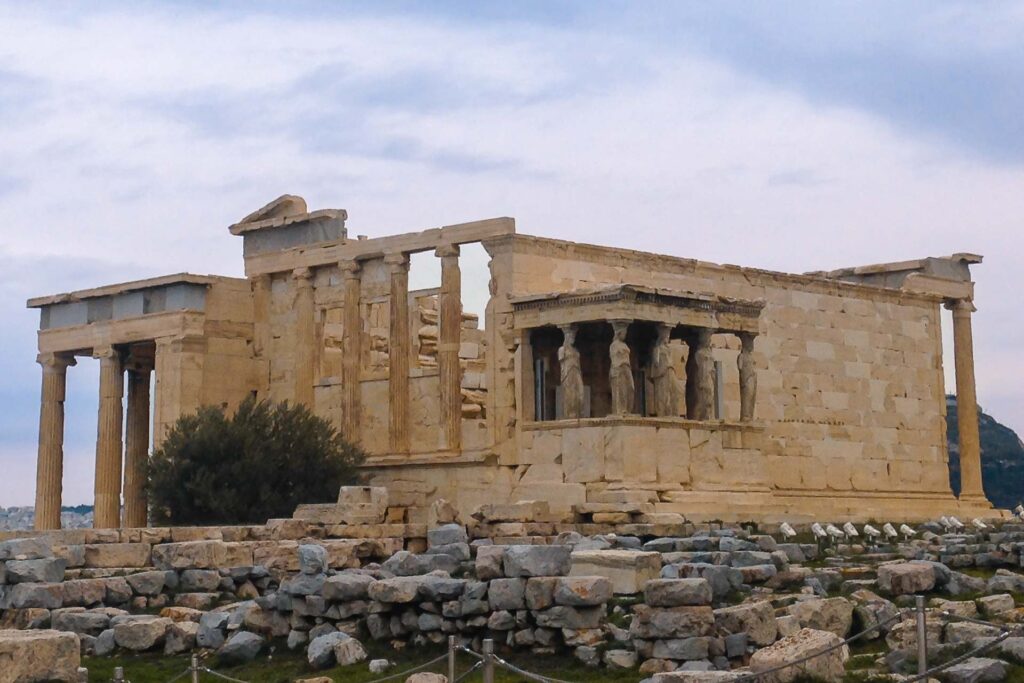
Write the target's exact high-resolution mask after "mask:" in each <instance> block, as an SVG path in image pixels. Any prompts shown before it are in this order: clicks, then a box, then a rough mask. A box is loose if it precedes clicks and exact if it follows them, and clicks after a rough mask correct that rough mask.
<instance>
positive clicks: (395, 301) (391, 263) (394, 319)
mask: <svg viewBox="0 0 1024 683" xmlns="http://www.w3.org/2000/svg"><path fill="white" fill-rule="evenodd" d="M384 263H386V264H387V265H388V268H389V269H390V271H391V311H390V326H391V329H390V344H389V346H388V368H389V375H388V379H389V384H388V395H389V396H390V405H389V418H390V424H389V427H390V440H389V443H390V446H391V451H392V452H393V453H407V452H409V341H410V339H409V257H408V255H406V254H388V255H387V256H385V257H384Z"/></svg>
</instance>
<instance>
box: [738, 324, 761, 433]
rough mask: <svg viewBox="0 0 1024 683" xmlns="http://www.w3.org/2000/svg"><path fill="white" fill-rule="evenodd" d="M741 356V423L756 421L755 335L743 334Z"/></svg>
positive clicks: (740, 335)
mask: <svg viewBox="0 0 1024 683" xmlns="http://www.w3.org/2000/svg"><path fill="white" fill-rule="evenodd" d="M738 336H739V338H740V354H739V356H737V357H736V366H737V368H738V369H739V371H740V422H750V421H751V420H753V419H754V403H755V401H756V400H757V367H755V365H754V338H755V337H756V335H754V334H753V333H751V332H741V333H740V334H739V335H738Z"/></svg>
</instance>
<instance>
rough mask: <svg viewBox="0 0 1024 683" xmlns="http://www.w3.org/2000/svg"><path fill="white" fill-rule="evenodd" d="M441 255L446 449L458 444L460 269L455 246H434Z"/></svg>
mask: <svg viewBox="0 0 1024 683" xmlns="http://www.w3.org/2000/svg"><path fill="white" fill-rule="evenodd" d="M435 255H436V256H438V257H440V259H441V294H440V297H439V304H440V306H439V308H440V317H441V320H440V331H439V334H438V340H437V371H438V377H439V380H440V385H441V428H442V430H443V432H444V443H445V445H446V446H447V448H448V449H449V450H459V449H460V448H461V447H462V366H461V365H460V363H459V346H460V344H461V339H462V272H461V270H460V269H459V247H458V246H457V245H446V246H442V247H438V248H437V251H436V252H435Z"/></svg>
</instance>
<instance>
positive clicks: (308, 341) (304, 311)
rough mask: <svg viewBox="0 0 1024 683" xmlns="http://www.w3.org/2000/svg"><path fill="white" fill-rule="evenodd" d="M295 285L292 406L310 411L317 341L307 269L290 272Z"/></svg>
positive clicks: (309, 276)
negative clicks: (296, 405)
mask: <svg viewBox="0 0 1024 683" xmlns="http://www.w3.org/2000/svg"><path fill="white" fill-rule="evenodd" d="M292 280H293V282H294V285H295V367H294V368H293V371H292V376H293V379H294V381H295V389H294V396H295V403H302V404H304V405H305V406H306V407H308V408H310V409H311V410H312V408H313V381H314V378H315V372H314V367H313V366H314V364H315V363H316V353H315V347H316V340H315V338H314V337H315V332H314V329H315V327H314V324H313V316H314V304H313V273H312V271H310V269H309V268H296V269H295V270H294V271H292Z"/></svg>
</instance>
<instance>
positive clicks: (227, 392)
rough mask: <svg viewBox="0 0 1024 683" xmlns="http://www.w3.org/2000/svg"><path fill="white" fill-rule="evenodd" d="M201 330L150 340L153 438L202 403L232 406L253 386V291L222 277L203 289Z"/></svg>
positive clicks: (255, 370)
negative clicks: (152, 349) (152, 348)
mask: <svg viewBox="0 0 1024 683" xmlns="http://www.w3.org/2000/svg"><path fill="white" fill-rule="evenodd" d="M201 324H202V334H201V335H200V334H184V335H178V336H174V337H158V338H157V339H156V340H155V346H156V352H155V363H154V369H155V380H156V388H155V398H156V401H155V405H154V415H153V425H154V439H155V442H156V443H159V442H160V441H161V440H162V439H163V437H164V436H165V435H166V433H167V431H168V430H169V429H170V428H171V426H172V425H173V424H174V422H175V421H176V420H177V419H178V418H179V417H180V416H182V415H185V414H188V413H193V412H195V411H196V410H198V409H199V407H200V406H203V405H212V406H222V407H225V408H226V409H227V410H229V411H233V410H235V409H236V408H237V407H238V405H239V403H241V402H242V401H243V400H245V399H246V398H247V397H248V396H249V395H250V394H251V392H252V390H253V388H254V387H255V386H256V384H255V383H256V381H257V379H258V372H257V365H256V363H255V362H254V359H253V353H252V344H253V305H252V292H251V290H250V288H249V283H248V282H247V281H246V280H233V279H228V278H223V279H220V280H218V281H217V282H215V283H213V284H212V285H211V286H210V287H209V288H208V289H207V291H206V298H205V310H204V312H203V316H202V323H201Z"/></svg>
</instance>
